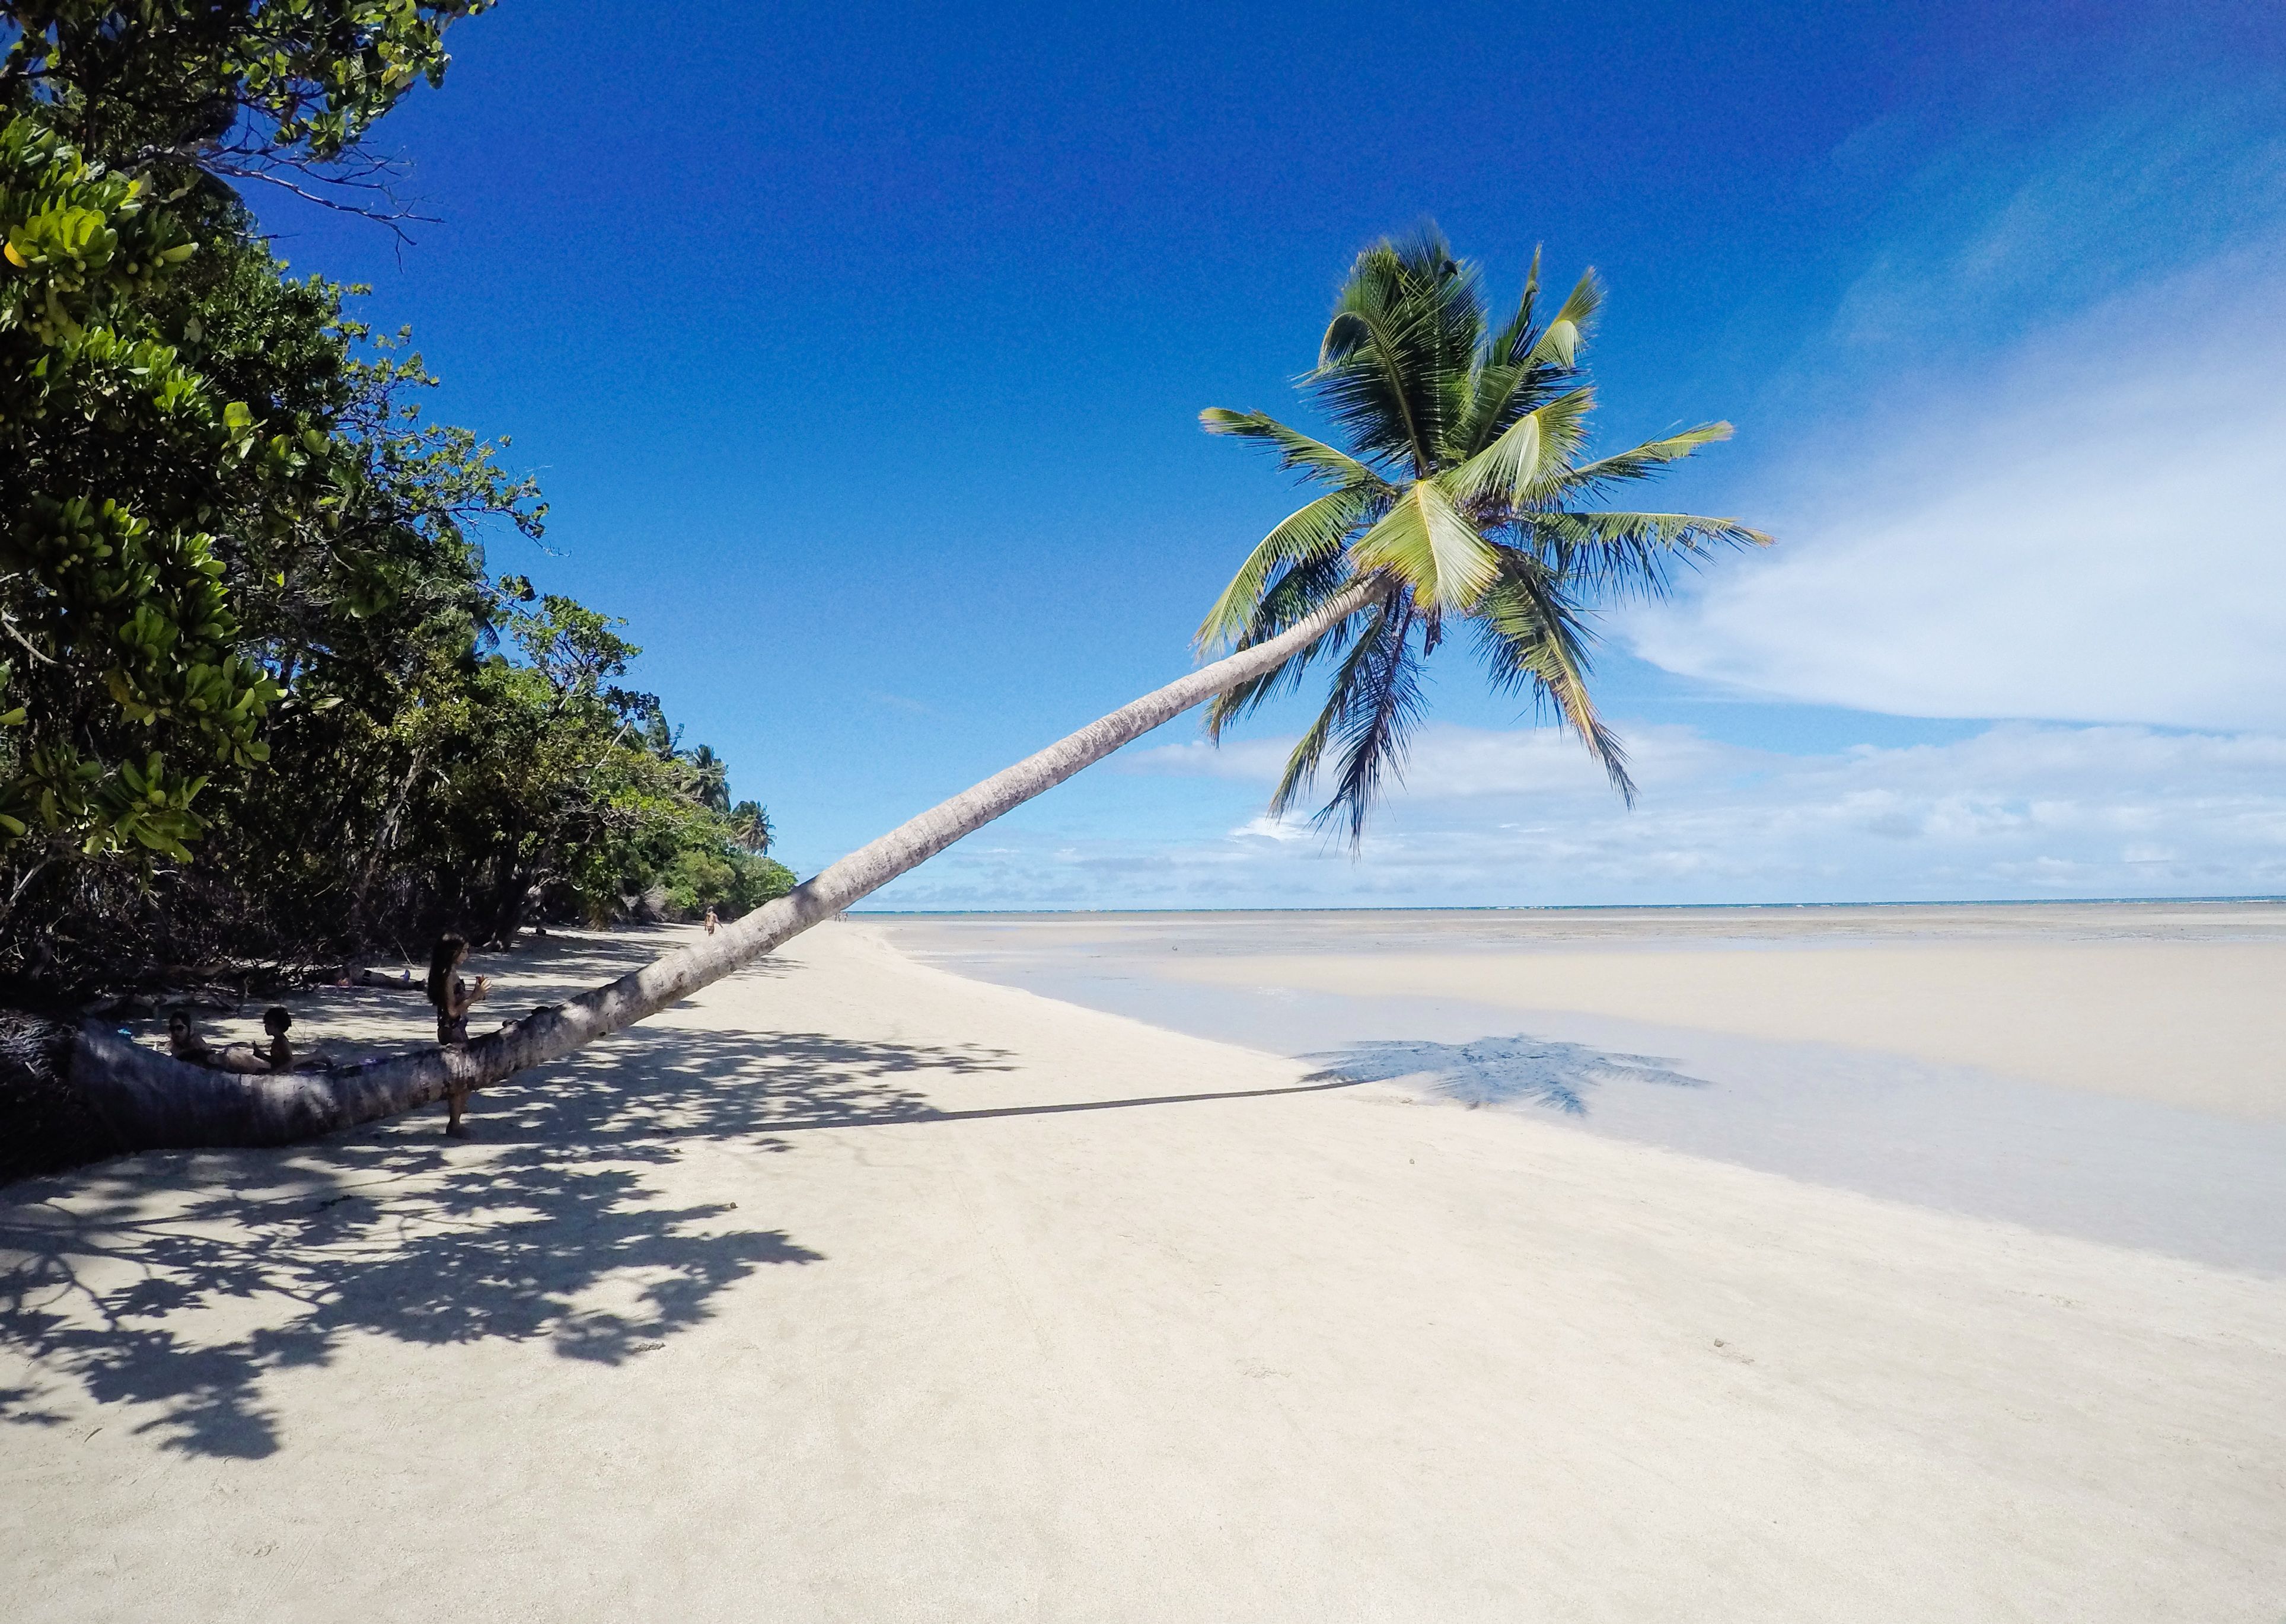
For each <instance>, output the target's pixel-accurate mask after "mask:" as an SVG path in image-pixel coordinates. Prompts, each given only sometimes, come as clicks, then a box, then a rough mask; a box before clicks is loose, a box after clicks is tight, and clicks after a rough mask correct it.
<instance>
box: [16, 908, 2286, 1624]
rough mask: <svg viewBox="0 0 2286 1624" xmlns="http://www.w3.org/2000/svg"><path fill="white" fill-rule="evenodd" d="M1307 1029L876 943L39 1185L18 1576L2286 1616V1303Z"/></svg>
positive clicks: (1459, 1611) (1314, 1611) (27, 1278)
mask: <svg viewBox="0 0 2286 1624" xmlns="http://www.w3.org/2000/svg"><path fill="white" fill-rule="evenodd" d="M655 942H656V938H654V939H653V942H651V943H645V942H633V941H628V940H626V939H619V940H610V939H586V940H575V941H571V942H560V943H557V944H556V945H554V946H553V947H551V948H549V949H548V950H544V951H543V952H541V953H539V954H534V955H523V956H518V958H516V959H514V960H511V961H509V967H510V969H511V974H512V975H513V978H514V984H513V985H512V986H511V987H510V988H509V989H508V991H509V992H511V993H512V994H513V995H514V996H513V999H511V998H508V997H505V996H504V997H503V1001H502V1004H501V1005H500V1006H499V1012H500V1013H503V1014H505V1013H514V1012H515V1007H516V1005H515V1001H514V1000H520V999H523V998H525V997H530V998H531V999H532V1000H534V1001H537V1000H538V999H539V998H540V997H544V996H547V995H548V993H549V992H551V991H552V990H554V988H553V987H552V986H551V982H561V981H587V980H589V979H591V978H593V977H594V976H595V975H596V974H599V973H602V972H603V971H605V970H607V969H609V968H611V967H615V966H619V965H624V964H627V963H630V962H632V961H633V960H634V958H635V957H636V956H637V955H638V954H639V953H640V952H641V951H642V950H643V948H644V947H645V946H647V945H655ZM483 967H485V968H493V969H498V968H500V967H501V966H483ZM374 996H379V997H382V998H384V999H385V998H386V997H389V996H390V995H365V994H359V995H355V996H354V997H352V996H351V995H329V996H328V997H321V998H319V999H314V1000H311V1001H308V1003H307V1005H306V1007H305V1009H304V1025H303V1027H302V1028H299V1029H297V1036H298V1035H301V1034H302V1033H303V1032H305V1031H306V1032H307V1034H308V1035H309V1036H311V1037H322V1036H324V1035H325V1033H326V1032H327V1029H329V1023H339V1024H342V1025H343V1026H346V1025H348V1024H350V1023H352V1022H362V1023H363V1024H364V1028H365V1029H366V1030H367V1032H368V1034H370V1033H372V1032H373V1031H374V1030H375V1029H377V1028H379V1027H380V1026H382V1025H384V1024H386V1023H388V1022H390V1021H399V1022H402V1023H403V1025H404V1027H405V1029H406V1030H407V1031H408V1032H412V1031H417V1029H418V1022H417V1021H414V1019H413V1012H414V1010H415V1009H417V1006H409V1007H408V1006H398V1007H397V1008H396V1009H395V1010H394V1011H392V1008H391V1006H390V1005H388V1004H387V1003H385V1002H382V1003H378V1004H376V1003H374ZM1495 1059H1497V1057H1495ZM1540 1063H1541V1065H1542V1066H1543V1069H1548V1068H1552V1070H1553V1074H1554V1075H1557V1076H1559V1077H1560V1076H1566V1075H1571V1076H1584V1075H1585V1074H1586V1073H1587V1072H1588V1071H1592V1070H1594V1069H1595V1068H1596V1067H1597V1066H1599V1065H1601V1066H1617V1067H1620V1068H1622V1069H1624V1068H1625V1063H1624V1062H1620V1061H1612V1060H1607V1059H1606V1060H1598V1059H1597V1058H1596V1056H1595V1055H1580V1054H1572V1055H1569V1056H1568V1057H1567V1056H1557V1057H1556V1058H1555V1059H1552V1060H1550V1059H1546V1058H1545V1057H1543V1060H1542V1061H1541V1062H1540ZM1566 1067H1568V1068H1571V1069H1570V1071H1569V1072H1566V1071H1565V1068H1566ZM1502 1068H1510V1069H1512V1068H1513V1061H1512V1060H1501V1061H1499V1062H1498V1064H1496V1065H1494V1072H1495V1074H1497V1075H1505V1072H1504V1071H1503V1069H1502ZM1319 1070H1320V1068H1319V1067H1317V1066H1316V1065H1315V1064H1313V1063H1310V1062H1300V1061H1296V1060H1289V1059H1283V1058H1281V1057H1278V1056H1275V1055H1272V1054H1268V1053H1263V1052H1253V1051H1249V1050H1245V1049H1241V1048H1235V1047H1230V1046H1225V1045H1218V1044H1215V1043H1212V1042H1210V1041H1206V1040H1203V1039H1200V1038H1196V1037H1189V1036H1186V1035H1180V1034H1177V1033H1174V1032H1170V1031H1165V1030H1161V1029H1155V1028H1152V1027H1148V1026H1145V1025H1142V1024H1139V1023H1137V1022H1135V1021H1129V1020H1125V1019H1123V1018H1121V1017H1118V1016H1115V1015H1111V1014H1106V1013H1098V1012H1094V1011H1090V1010H1086V1009H1081V1008H1076V1007H1074V1006H1071V1005H1065V1004H1060V1003H1054V1002H1051V1001H1049V1000H1046V999H1044V998H1041V997H1037V996H1035V995H1032V994H1030V993H1028V992H1025V991H1022V990H1021V989H1009V988H1004V987H998V986H993V985H988V984H983V983H981V982H977V981H970V980H965V979H961V978H958V977H955V976H953V975H951V974H948V973H946V972H944V971H942V970H939V969H936V968H934V967H931V966H926V965H923V964H918V963H916V962H913V961H912V960H910V959H909V958H905V957H903V956H901V955H900V954H898V953H897V952H895V951H894V950H891V949H890V948H889V947H888V946H887V944H886V943H885V942H884V941H883V940H882V938H881V935H880V934H879V933H878V932H876V931H875V930H873V929H871V928H870V927H868V926H863V925H854V924H851V925H835V926H826V927H824V928H822V929H820V930H817V931H814V932H812V933H811V934H809V935H808V936H806V937H804V938H802V939H801V940H800V941H799V942H796V943H794V944H793V945H792V947H791V948H790V949H789V950H787V952H786V953H785V954H784V956H782V957H781V958H777V959H775V960H773V961H770V962H769V963H767V964H765V965H764V966H760V967H758V968H757V969H755V970H753V971H752V972H749V973H747V974H744V975H741V976H740V977H738V978H736V979H735V980H733V981H728V982H725V983H722V984H721V985H720V986H718V987H716V988H713V989H710V990H709V991H707V992H706V994H704V995H702V996H701V997H698V998H697V999H695V1000H693V1001H692V1002H691V1003H690V1004H688V1005H682V1006H680V1007H678V1008H677V1009H675V1010H674V1011H672V1012H669V1013H667V1014H666V1016H664V1017H662V1018H661V1019H659V1020H658V1021H653V1022H651V1023H649V1024H648V1025H646V1026H644V1027H642V1028H639V1029H635V1030H634V1031H631V1032H628V1033H626V1034H622V1035H621V1036H620V1037H617V1038H614V1039H612V1040H611V1041H609V1042H607V1043H605V1044H603V1045H598V1046H597V1047H596V1048H595V1050H593V1051H591V1052H588V1053H587V1054H586V1055H584V1056H581V1057H577V1058H575V1059H573V1060H570V1061H566V1062H564V1063H562V1064H560V1065H558V1066H556V1067H553V1068H548V1069H547V1070H546V1071H544V1072H541V1073H539V1074H535V1075H533V1076H531V1077H529V1078H528V1079H525V1080H523V1081H521V1082H519V1084H517V1085H516V1086H513V1087H508V1088H504V1089H501V1090H498V1091H494V1092H489V1093H486V1094H485V1095H483V1096H481V1097H480V1100H479V1104H478V1108H477V1112H476V1122H477V1131H478V1132H479V1134H480V1136H481V1137H480V1138H479V1139H477V1140H476V1141H474V1142H472V1143H469V1144H456V1143H453V1142H450V1141H446V1140H445V1139H442V1138H441V1137H440V1136H439V1129H440V1127H441V1124H442V1114H441V1111H437V1112H430V1113H424V1114H422V1116H419V1117H416V1118H414V1119H410V1120H407V1121H405V1122H401V1123H393V1124H389V1125H386V1126H382V1127H377V1128H373V1129H368V1130H363V1131H358V1132H354V1133H351V1134H347V1135H343V1136H341V1137H339V1138H337V1139H331V1140H328V1141H326V1142H324V1143H322V1144H319V1145H315V1146H311V1147H304V1148H302V1149H299V1150H296V1151H292V1152H281V1153H230V1154H200V1155H189V1154H177V1155H151V1156H144V1157H138V1158H134V1159H130V1160H127V1161H122V1162H118V1163H111V1164H108V1165H106V1166H103V1167H99V1168H96V1169H91V1170H88V1171H83V1172H81V1173H79V1174H76V1175H73V1176H70V1177H67V1178H59V1179H43V1180H36V1181H31V1182H28V1183H24V1184H20V1185H16V1186H9V1187H7V1188H6V1189H4V1190H0V1315H4V1317H0V1415H4V1422H0V1544H4V1549H6V1550H7V1551H8V1553H9V1562H8V1567H9V1573H8V1583H7V1614H8V1617H9V1618H10V1619H12V1620H99V1619H118V1618H136V1619H154V1620H167V1619H224V1618H228V1619H232V1620H267V1619H280V1620H284V1619H293V1620H331V1619H344V1620H346V1619H351V1618H357V1619H367V1618H387V1619H427V1618H439V1619H441V1618H446V1617H453V1618H472V1617H473V1618H484V1619H487V1620H491V1619H502V1620H520V1619H532V1620H541V1619H548V1620H553V1619H561V1618H577V1617H595V1618H610V1619H614V1620H619V1619H661V1620H666V1619H674V1620H684V1619H693V1618H762V1619H780V1618H783V1619H803V1620H808V1619H900V1620H903V1619H917V1620H918V1619H926V1620H939V1619H942V1620H978V1619H1015V1618H1022V1619H1040V1620H1159V1619H1186V1620H1187V1619H1246V1620H1382V1619H1392V1618H1424V1619H1438V1620H1642V1619H1646V1618H1675V1619H1686V1618H1687V1619H1692V1620H1908V1619H1909V1620H1916V1621H1922V1620H2053V1619H2063V1618H2069V1619H2073V1620H2138V1621H2142V1620H2201V1621H2203V1624H2204V1621H2212V1620H2260V1621H2262V1624H2275V1621H2276V1620H2277V1619H2278V1617H2279V1616H2280V1612H2281V1605H2282V1597H2286V1402H2282V1399H2281V1396H2280V1395H2281V1394H2282V1393H2286V1283H2282V1282H2281V1281H2278V1280H2275V1279H2270V1278H2265V1277H2262V1276H2259V1275H2254V1274H2249V1273H2239V1272H2234V1271H2232V1270H2228V1269H2225V1268H2220V1267H2216V1266H2211V1265H2204V1264H2200V1263H2196V1262H2190V1261H2185V1260H2183V1259H2181V1258H2180V1257H2171V1256H2167V1255H2165V1254H2164V1253H2161V1252H2157V1251H2151V1250H2125V1249H2123V1248H2118V1247H2113V1246H2107V1245H2103V1244H2099V1243H2096V1242H2091V1241H2088V1240H2085V1239H2082V1238H2077V1237H2074V1236H2071V1235H2068V1234H2048V1233H2041V1232H2039V1231H2037V1230H2034V1229H2030V1228H2026V1227H2022V1226H2014V1225H2009V1224H2003V1223H1999V1222H1996V1221H1992V1220H1990V1219H1988V1218H1976V1217H1971V1216H1964V1215H1961V1214H1959V1213H1955V1212H1948V1211H1942V1210H1932V1209H1930V1208H1928V1207H1926V1206H1922V1205H1916V1204H1911V1203H1906V1202H1896V1201H1887V1200H1881V1199H1877V1198H1874V1197H1872V1196H1869V1195H1866V1194H1860V1193H1857V1192H1855V1191H1852V1190H1849V1189H1846V1188H1837V1187H1832V1186H1825V1185H1821V1184H1818V1183H1815V1182H1809V1181H1804V1180H1801V1179H1789V1178H1786V1177H1782V1176H1779V1175H1777V1174H1774V1173H1771V1172H1770V1171H1761V1170H1757V1169H1754V1168H1752V1167H1747V1166H1742V1165H1737V1164H1733V1163H1728V1162H1725V1161H1722V1160H1718V1159H1714V1158H1710V1157H1706V1156H1699V1155H1684V1154H1681V1153H1678V1152H1676V1151H1675V1150H1672V1149H1668V1148H1663V1147H1658V1146H1653V1145H1647V1144H1643V1143H1637V1142H1632V1141H1629V1140H1627V1139H1615V1138H1610V1137H1603V1136H1599V1135H1596V1134H1594V1133H1589V1132H1582V1131H1578V1128H1577V1127H1576V1126H1575V1125H1573V1120H1572V1119H1571V1118H1569V1117H1567V1116H1565V1115H1564V1114H1562V1113H1560V1112H1552V1111H1548V1110H1543V1109H1536V1108H1535V1109H1479V1110H1470V1109H1467V1108H1464V1105H1463V1102H1462V1101H1460V1100H1452V1099H1447V1098H1446V1097H1445V1095H1443V1094H1441V1093H1439V1092H1438V1091H1437V1090H1435V1089H1423V1087H1421V1086H1420V1085H1419V1084H1418V1083H1417V1082H1397V1081H1380V1082H1362V1083H1353V1082H1347V1081H1344V1080H1342V1079H1339V1078H1328V1077H1325V1076H1315V1075H1314V1074H1316V1073H1317V1072H1318V1071H1319ZM1644 1086H1646V1087H1651V1086H1656V1085H1654V1084H1645V1085H1644ZM1679 1092H1699V1091H1693V1090H1682V1091H1679Z"/></svg>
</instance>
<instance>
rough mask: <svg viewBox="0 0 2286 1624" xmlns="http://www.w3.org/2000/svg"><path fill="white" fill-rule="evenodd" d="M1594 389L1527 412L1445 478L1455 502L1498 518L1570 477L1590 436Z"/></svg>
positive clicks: (1572, 392) (1577, 390)
mask: <svg viewBox="0 0 2286 1624" xmlns="http://www.w3.org/2000/svg"><path fill="white" fill-rule="evenodd" d="M1595 405H1596V396H1595V391H1594V390H1588V389H1575V390H1573V391H1571V392H1570V393H1569V394H1566V395H1559V396H1558V397H1557V398H1555V399H1553V400H1551V401H1549V402H1548V403H1547V404H1546V405H1545V406H1540V407H1537V408H1536V409H1534V410H1533V411H1530V412H1526V413H1525V414H1523V415H1522V416H1520V417H1518V418H1517V420H1516V421H1515V422H1512V423H1510V425H1509V426H1508V427H1507V428H1506V429H1505V430H1502V433H1501V437H1500V438H1498V439H1496V440H1494V442H1493V443H1492V444H1491V445H1487V446H1486V447H1485V448H1484V450H1482V451H1480V452H1478V453H1477V454H1476V455H1475V456H1473V457H1470V459H1469V460H1468V461H1466V462H1463V463H1462V464H1461V466H1460V467H1458V468H1456V469H1454V470H1453V471H1452V472H1451V473H1449V474H1447V475H1446V476H1445V479H1444V484H1445V485H1446V487H1447V488H1448V489H1450V490H1451V491H1452V493H1453V495H1454V500H1456V501H1460V502H1462V503H1463V504H1465V505H1468V506H1470V508H1477V507H1479V506H1481V507H1484V508H1488V509H1490V510H1491V511H1492V512H1493V513H1494V514H1502V513H1505V512H1507V511H1508V510H1510V509H1512V508H1521V507H1525V506H1526V505H1527V504H1529V503H1531V502H1533V501H1536V500H1538V499H1539V498H1540V497H1541V495H1542V494H1544V493H1547V492H1549V491H1551V490H1554V489H1557V488H1559V487H1561V486H1562V485H1565V484H1567V483H1569V481H1570V479H1571V477H1572V476H1571V469H1572V455H1573V453H1574V452H1576V451H1577V450H1578V449H1579V448H1580V441H1581V439H1583V438H1585V437H1586V434H1587V430H1588V413H1589V412H1591V411H1593V410H1594V409H1595Z"/></svg>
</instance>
